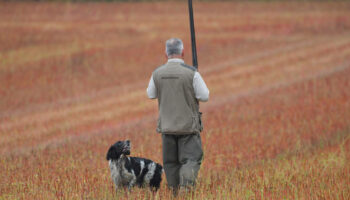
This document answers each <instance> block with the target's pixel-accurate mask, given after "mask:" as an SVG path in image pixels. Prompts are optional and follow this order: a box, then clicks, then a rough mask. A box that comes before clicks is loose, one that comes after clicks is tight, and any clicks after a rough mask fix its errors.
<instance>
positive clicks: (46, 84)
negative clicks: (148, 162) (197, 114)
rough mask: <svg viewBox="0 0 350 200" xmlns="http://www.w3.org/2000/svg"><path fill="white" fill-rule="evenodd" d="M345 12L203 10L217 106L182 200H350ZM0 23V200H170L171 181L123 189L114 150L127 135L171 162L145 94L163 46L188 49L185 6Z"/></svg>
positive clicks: (320, 6) (92, 7)
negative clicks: (116, 183)
mask: <svg viewBox="0 0 350 200" xmlns="http://www.w3.org/2000/svg"><path fill="white" fill-rule="evenodd" d="M349 10H350V4H349V3H346V2H337V3H331V2H322V3H320V2H313V3H305V2H298V3H295V2H294V3H277V2H274V3H257V2H255V3H237V2H236V3H228V2H226V3H198V4H197V3H196V6H195V11H196V13H195V17H196V28H197V38H198V54H199V64H200V66H199V67H200V68H199V70H200V72H201V74H202V76H203V77H204V79H205V80H206V82H207V85H208V87H209V89H210V92H211V93H210V95H211V98H210V101H209V102H208V103H203V104H201V110H202V111H203V112H204V119H203V120H204V124H205V131H204V132H203V133H202V139H203V145H204V152H205V158H204V163H203V166H202V169H201V172H200V175H199V181H198V185H197V189H196V190H195V192H194V193H193V194H189V195H187V196H185V197H184V198H185V199H349V198H350V188H349V185H350V176H349V174H350V168H349V166H350V165H349V164H350V163H349V157H350V154H349V152H350V151H349V150H350V149H349V148H350V136H349V132H350V121H349V119H350V90H349V89H348V88H349V86H350V78H349V76H350V75H349V74H350V62H349V59H350V40H349V38H350V37H349V36H350V17H349V15H348V13H349ZM0 16H1V17H0V31H1V33H2V34H0V44H1V45H0V94H1V99H0V111H1V112H0V154H1V158H0V171H1V174H0V199H55V198H57V199H113V198H116V197H120V198H131V199H140V198H145V199H150V198H154V199H168V198H171V193H170V192H169V191H168V190H167V188H166V184H165V183H166V181H164V182H163V183H162V186H161V189H160V191H159V192H158V193H155V194H153V193H151V192H149V191H147V190H145V189H137V188H136V189H135V190H133V192H132V193H128V192H124V191H120V193H118V194H115V193H114V189H113V183H112V181H111V179H110V172H109V169H108V166H107V162H106V161H105V153H106V151H107V149H108V147H109V145H110V144H111V143H113V142H114V141H116V140H121V139H126V138H127V139H130V140H131V141H132V143H133V149H132V154H133V155H134V156H142V157H148V158H151V159H153V160H155V161H158V162H161V161H162V158H161V155H162V154H161V140H160V136H159V135H158V134H156V133H155V121H156V117H157V110H156V107H157V103H156V102H155V101H150V100H148V99H147V97H146V94H145V88H146V86H147V83H148V80H149V77H150V75H151V72H152V71H153V70H154V69H155V68H156V67H157V66H159V65H161V64H162V63H163V62H165V60H164V58H163V54H164V53H163V52H164V49H163V43H164V41H165V40H166V39H168V38H169V37H172V36H177V37H181V38H183V40H184V43H185V50H186V53H187V52H190V49H189V46H190V41H189V34H188V19H187V8H186V5H185V4H183V5H182V4H175V3H137V4H128V3H116V4H103V3H87V4H79V3H78V4H69V3H67V4H46V3H1V4H0ZM185 60H186V61H187V62H190V55H189V54H188V53H187V54H186V57H185ZM164 178H165V177H164Z"/></svg>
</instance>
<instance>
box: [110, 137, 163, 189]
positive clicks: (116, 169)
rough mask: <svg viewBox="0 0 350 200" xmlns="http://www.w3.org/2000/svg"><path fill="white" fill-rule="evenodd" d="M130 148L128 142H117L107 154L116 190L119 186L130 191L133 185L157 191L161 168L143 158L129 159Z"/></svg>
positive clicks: (160, 178) (160, 179)
mask: <svg viewBox="0 0 350 200" xmlns="http://www.w3.org/2000/svg"><path fill="white" fill-rule="evenodd" d="M130 146H131V144H130V141H129V140H126V141H118V142H116V143H115V144H113V145H112V146H111V147H110V148H109V150H108V153H107V157H106V158H107V160H108V161H109V167H110V168H111V175H112V180H113V181H114V183H115V188H116V190H118V188H120V187H121V186H123V187H128V189H129V190H130V189H131V188H132V187H133V186H134V185H137V186H139V187H144V186H149V187H150V188H151V189H152V190H158V189H159V186H160V182H161V181H162V173H163V167H162V166H161V165H160V164H158V163H155V162H153V161H151V160H148V159H145V158H138V157H129V156H128V155H130Z"/></svg>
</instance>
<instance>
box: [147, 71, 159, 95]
mask: <svg viewBox="0 0 350 200" xmlns="http://www.w3.org/2000/svg"><path fill="white" fill-rule="evenodd" d="M147 95H148V98H150V99H156V98H157V88H156V85H155V84H154V80H153V75H152V76H151V79H150V80H149V83H148V88H147Z"/></svg>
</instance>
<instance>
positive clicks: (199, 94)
mask: <svg viewBox="0 0 350 200" xmlns="http://www.w3.org/2000/svg"><path fill="white" fill-rule="evenodd" d="M193 88H194V93H195V94H196V98H197V99H198V100H199V101H208V100H209V89H208V88H207V85H206V84H205V82H204V80H203V79H202V77H201V75H200V74H199V72H195V74H194V77H193Z"/></svg>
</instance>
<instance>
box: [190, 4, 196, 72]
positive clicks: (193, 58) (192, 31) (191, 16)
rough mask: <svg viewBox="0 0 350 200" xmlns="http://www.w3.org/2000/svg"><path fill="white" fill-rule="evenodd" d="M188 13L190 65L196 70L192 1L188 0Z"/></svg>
mask: <svg viewBox="0 0 350 200" xmlns="http://www.w3.org/2000/svg"><path fill="white" fill-rule="evenodd" d="M188 11H189V16H190V29H191V45H192V65H193V66H194V67H195V68H197V69H198V61H197V49H196V34H195V31H194V20H193V7H192V0H188Z"/></svg>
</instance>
